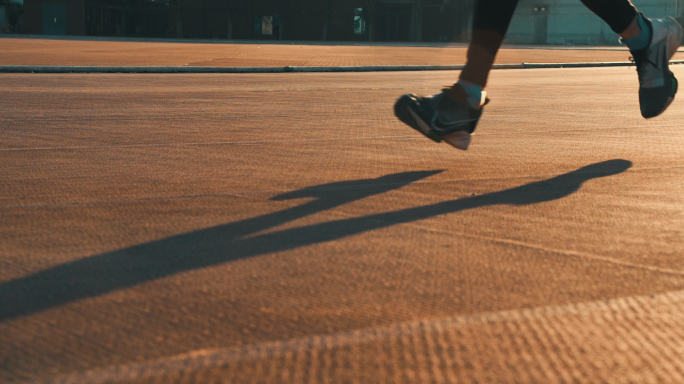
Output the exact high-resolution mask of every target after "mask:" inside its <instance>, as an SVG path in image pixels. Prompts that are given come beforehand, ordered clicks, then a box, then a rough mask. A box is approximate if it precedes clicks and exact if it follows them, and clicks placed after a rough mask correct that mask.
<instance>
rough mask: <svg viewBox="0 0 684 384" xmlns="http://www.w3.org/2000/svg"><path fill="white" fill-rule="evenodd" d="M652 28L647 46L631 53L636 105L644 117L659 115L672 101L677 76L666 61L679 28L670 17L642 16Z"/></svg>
mask: <svg viewBox="0 0 684 384" xmlns="http://www.w3.org/2000/svg"><path fill="white" fill-rule="evenodd" d="M644 20H645V21H646V22H647V23H648V24H650V26H651V28H652V33H651V42H650V43H649V45H648V47H646V48H644V49H641V50H638V51H633V52H632V57H633V60H634V63H635V64H636V67H637V74H638V75H639V105H640V106H641V115H642V116H643V117H645V118H650V117H655V116H658V115H660V114H661V113H663V112H664V111H665V109H667V107H668V106H669V105H670V103H672V100H674V96H675V93H677V85H678V83H677V79H676V78H675V77H674V74H673V73H672V72H671V71H670V69H669V60H670V59H671V58H672V56H674V54H675V52H677V48H679V44H680V43H681V41H682V27H681V26H680V25H679V23H677V21H675V19H673V18H671V17H667V18H665V19H651V20H649V19H646V18H644Z"/></svg>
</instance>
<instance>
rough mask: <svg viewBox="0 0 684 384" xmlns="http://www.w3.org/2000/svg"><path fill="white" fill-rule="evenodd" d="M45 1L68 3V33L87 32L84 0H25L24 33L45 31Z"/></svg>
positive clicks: (82, 33) (79, 33)
mask: <svg viewBox="0 0 684 384" xmlns="http://www.w3.org/2000/svg"><path fill="white" fill-rule="evenodd" d="M43 3H66V10H67V35H84V34H85V3H84V0H61V1H60V0H24V27H23V32H24V33H27V34H33V35H40V34H42V33H43V26H42V16H43V15H42V4H43Z"/></svg>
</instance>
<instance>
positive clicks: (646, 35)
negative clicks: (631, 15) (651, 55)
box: [620, 14, 652, 52]
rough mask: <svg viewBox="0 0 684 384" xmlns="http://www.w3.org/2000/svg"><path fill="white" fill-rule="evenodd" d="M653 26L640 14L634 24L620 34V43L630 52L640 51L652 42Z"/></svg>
mask: <svg viewBox="0 0 684 384" xmlns="http://www.w3.org/2000/svg"><path fill="white" fill-rule="evenodd" d="M651 34H652V31H651V26H650V24H649V23H648V22H647V21H646V18H645V17H644V16H643V15H642V14H638V15H637V16H636V18H635V19H634V22H633V23H632V24H631V25H630V26H629V27H628V28H627V29H626V30H625V31H624V32H623V33H621V34H620V42H621V43H622V44H624V45H626V46H627V48H629V50H630V51H632V52H634V51H640V50H642V49H644V48H646V47H648V45H649V44H650V42H651Z"/></svg>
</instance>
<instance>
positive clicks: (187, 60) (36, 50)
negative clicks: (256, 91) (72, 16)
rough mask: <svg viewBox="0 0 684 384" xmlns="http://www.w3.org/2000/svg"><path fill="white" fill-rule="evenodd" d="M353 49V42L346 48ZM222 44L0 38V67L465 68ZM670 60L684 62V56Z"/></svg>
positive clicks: (528, 57) (515, 54)
mask: <svg viewBox="0 0 684 384" xmlns="http://www.w3.org/2000/svg"><path fill="white" fill-rule="evenodd" d="M350 44H353V43H350ZM433 45H434V46H422V47H406V46H398V45H387V46H382V45H372V46H364V45H334V44H333V45H304V44H291V43H283V44H272V43H267V44H226V43H182V42H177V41H170V42H165V43H160V42H131V41H97V40H57V39H56V40H47V39H29V38H4V39H3V38H0V52H3V54H2V55H0V65H57V66H60V65H67V66H68V65H71V66H184V65H187V66H209V67H284V66H288V65H289V66H364V65H452V64H465V59H466V51H467V49H466V48H465V45H463V44H458V45H454V46H450V47H448V46H446V45H445V46H439V45H438V44H433ZM629 56H630V54H629V52H628V51H627V50H626V49H625V48H624V47H581V46H580V47H570V46H562V47H559V46H549V47H537V48H534V47H531V48H528V49H519V48H510V47H509V48H506V47H504V48H503V49H501V51H500V52H499V54H498V56H497V60H496V62H497V63H499V64H520V63H573V62H601V61H627V60H628V59H629ZM672 60H684V53H682V52H679V53H677V54H675V56H674V57H673V58H672Z"/></svg>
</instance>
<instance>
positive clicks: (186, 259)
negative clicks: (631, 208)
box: [0, 160, 632, 321]
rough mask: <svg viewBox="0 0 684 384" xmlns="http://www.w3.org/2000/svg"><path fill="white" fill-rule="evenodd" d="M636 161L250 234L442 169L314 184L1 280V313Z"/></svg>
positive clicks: (613, 170) (26, 311)
mask: <svg viewBox="0 0 684 384" xmlns="http://www.w3.org/2000/svg"><path fill="white" fill-rule="evenodd" d="M631 165H632V163H631V162H629V161H627V160H610V161H604V162H601V163H596V164H591V165H588V166H585V167H582V168H580V169H577V170H575V171H572V172H569V173H566V174H563V175H560V176H556V177H554V178H551V179H548V180H543V181H539V182H534V183H529V184H526V185H522V186H520V187H516V188H511V189H506V190H503V191H499V192H493V193H488V194H485V195H480V196H473V197H466V198H461V199H456V200H451V201H445V202H441V203H436V204H431V205H426V206H421V207H414V208H407V209H401V210H398V211H394V212H386V213H377V214H372V215H368V216H363V217H355V218H347V219H341V220H334V221H329V222H325V223H320V224H313V225H308V226H304V227H298V228H290V229H284V230H281V231H276V232H272V233H266V234H261V235H255V236H251V237H245V236H247V235H250V234H255V233H258V232H260V231H263V230H266V229H268V228H273V227H276V226H278V225H280V224H283V223H287V222H290V221H293V220H297V219H299V218H302V217H305V216H309V215H312V214H314V213H317V212H321V211H325V210H328V209H331V208H333V207H336V206H339V205H342V204H347V203H349V202H352V201H355V200H359V199H363V198H365V197H369V196H372V195H377V194H381V193H384V192H387V191H390V190H393V189H398V188H401V187H403V186H405V185H408V184H410V183H412V182H414V181H418V180H421V179H424V178H426V177H428V176H431V175H434V174H436V173H439V172H442V171H425V172H406V173H398V174H393V175H387V176H383V177H380V178H377V179H368V180H357V181H347V182H341V183H332V184H325V185H320V186H315V187H308V188H304V189H301V190H298V191H295V192H291V193H286V194H283V195H279V196H276V197H274V198H273V200H286V199H297V198H303V197H313V198H315V200H312V201H309V202H307V203H305V204H302V205H300V206H295V207H292V208H287V209H285V210H282V211H278V212H275V213H269V214H266V215H262V216H259V217H255V218H251V219H246V220H242V221H238V222H234V223H229V224H226V225H220V226H216V227H213V228H207V229H202V230H198V231H195V232H190V233H186V234H182V235H176V236H171V237H168V238H165V239H161V240H157V241H153V242H149V243H145V244H141V245H137V246H134V247H131V248H126V249H121V250H117V251H113V252H108V253H104V254H101V255H95V256H91V257H87V258H84V259H81V260H77V261H74V262H71V263H66V264H62V265H58V266H56V267H53V268H49V269H47V270H44V271H41V272H38V273H35V274H33V275H30V276H26V277H23V278H20V279H16V280H11V281H8V282H6V283H4V284H2V285H0V321H6V320H10V319H13V318H15V317H17V316H24V315H30V314H32V313H36V312H40V311H43V310H47V309H49V308H53V307H56V306H59V305H63V304H67V303H70V302H74V301H78V300H81V299H85V298H88V297H95V296H99V295H103V294H106V293H109V292H112V291H114V290H117V289H122V288H127V287H132V286H135V285H138V284H141V283H144V282H147V281H150V280H154V279H158V278H162V277H165V276H169V275H173V274H177V273H181V272H184V271H189V270H193V269H199V268H205V267H209V266H213V265H217V264H222V263H226V262H230V261H234V260H240V259H244V258H247V257H253V256H259V255H264V254H268V253H273V252H280V251H286V250H291V249H296V248H299V247H303V246H307V245H312V244H317V243H323V242H327V241H332V240H337V239H341V238H344V237H347V236H352V235H356V234H360V233H363V232H367V231H372V230H376V229H380V228H386V227H389V226H392V225H396V224H401V223H409V222H414V221H418V220H422V219H426V218H430V217H434V216H439V215H444V214H447V213H454V212H459V211H463V210H467V209H474V208H479V207H485V206H491V205H502V204H508V205H529V204H536V203H542V202H546V201H551V200H556V199H560V198H563V197H566V196H568V195H570V194H572V193H574V192H576V191H577V190H578V189H579V188H580V186H581V185H582V183H584V182H585V181H587V180H591V179H596V178H601V177H606V176H611V175H616V174H619V173H622V172H624V171H626V170H627V169H629V168H630V167H631Z"/></svg>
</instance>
